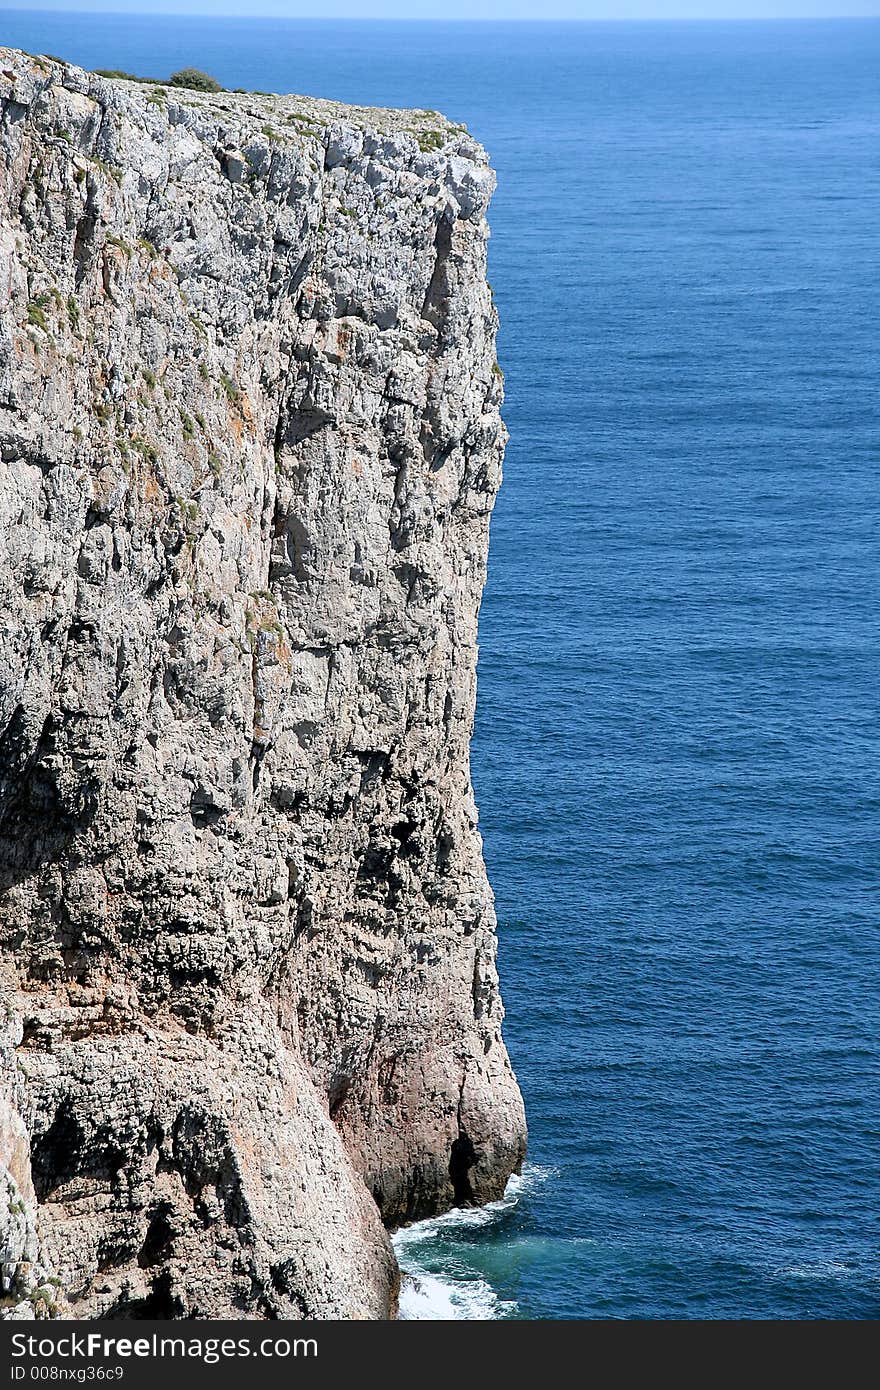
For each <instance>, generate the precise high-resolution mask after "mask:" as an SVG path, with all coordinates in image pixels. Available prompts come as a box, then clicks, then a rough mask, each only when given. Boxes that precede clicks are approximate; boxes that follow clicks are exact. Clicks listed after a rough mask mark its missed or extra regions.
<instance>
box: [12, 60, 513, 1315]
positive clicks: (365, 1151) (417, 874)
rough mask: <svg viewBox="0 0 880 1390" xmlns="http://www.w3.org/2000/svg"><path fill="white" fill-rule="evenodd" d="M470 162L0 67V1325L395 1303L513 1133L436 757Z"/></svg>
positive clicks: (459, 554) (462, 535) (476, 237)
mask: <svg viewBox="0 0 880 1390" xmlns="http://www.w3.org/2000/svg"><path fill="white" fill-rule="evenodd" d="M492 188H493V175H492V173H491V171H490V169H489V168H488V165H487V162H486V157H485V154H484V151H483V150H482V149H481V148H480V147H479V146H478V145H477V144H475V143H474V141H473V140H472V139H471V138H470V137H469V136H468V134H467V133H466V131H464V130H463V129H462V128H460V127H455V126H452V125H450V124H449V122H447V121H446V120H444V119H443V118H442V117H439V116H437V115H436V113H433V112H389V111H374V110H359V109H353V108H344V107H340V106H337V105H335V104H334V103H330V102H322V101H317V100H312V99H305V98H295V97H284V98H280V97H279V98H266V97H260V96H256V95H248V94H233V93H222V94H219V95H217V96H207V95H202V94H200V93H197V92H186V93H181V92H179V91H177V90H172V89H164V88H162V87H161V86H158V85H156V84H152V85H151V84H137V83H134V82H126V81H110V80H105V79H102V78H100V77H98V76H95V75H93V74H88V73H85V72H82V71H81V70H79V69H77V68H74V67H70V66H66V65H64V64H61V63H58V62H54V61H49V60H47V59H35V58H31V57H28V56H26V55H24V54H21V53H17V52H13V51H10V50H8V49H0V305H2V321H0V946H2V959H3V971H4V986H5V997H4V1002H5V1009H6V1023H5V1024H4V1028H5V1032H4V1034H3V1037H4V1038H5V1043H4V1044H3V1045H2V1046H0V1053H2V1056H0V1064H2V1069H3V1071H2V1074H3V1076H4V1079H5V1080H4V1092H5V1100H4V1103H3V1104H4V1109H3V1111H2V1113H0V1139H2V1150H3V1151H2V1155H0V1158H2V1162H3V1164H5V1168H6V1173H7V1177H6V1181H7V1187H8V1191H7V1192H6V1193H5V1195H4V1194H2V1193H0V1241H2V1246H3V1248H2V1252H0V1253H2V1260H3V1279H4V1283H3V1305H4V1314H5V1315H9V1313H10V1311H11V1312H12V1314H13V1315H15V1316H27V1315H32V1314H34V1313H36V1314H41V1313H48V1314H51V1313H53V1312H55V1311H57V1309H58V1299H59V1298H60V1297H61V1295H60V1294H59V1293H58V1288H59V1285H60V1286H61V1287H62V1288H63V1290H64V1295H65V1297H66V1300H67V1302H66V1304H65V1305H64V1315H65V1316H72V1317H86V1316H102V1317H130V1318H143V1317H158V1318H166V1317H189V1316H200V1317H220V1316H227V1317H228V1316H232V1317H263V1316H265V1317H308V1318H332V1317H344V1318H361V1317H365V1318H374V1317H386V1316H389V1315H392V1314H393V1311H394V1306H395V1298H396V1289H397V1281H398V1272H397V1267H396V1263H395V1260H394V1256H393V1253H392V1251H391V1248H390V1243H389V1241H388V1237H387V1235H386V1229H385V1228H386V1226H394V1225H395V1224H399V1223H401V1222H404V1221H407V1220H411V1219H414V1218H417V1217H420V1216H424V1215H426V1214H429V1213H433V1212H436V1211H438V1210H442V1209H443V1208H446V1207H448V1206H450V1205H452V1204H454V1203H463V1202H483V1201H485V1200H488V1199H491V1198H494V1197H497V1196H498V1195H500V1193H501V1192H502V1190H503V1188H504V1186H505V1183H506V1181H507V1178H508V1176H509V1175H510V1173H511V1172H512V1171H514V1170H515V1169H517V1168H518V1166H519V1165H520V1163H521V1161H522V1158H523V1154H524V1148H525V1124H524V1118H523V1110H522V1103H521V1099H520V1095H519V1091H518V1089H517V1086H516V1082H515V1079H514V1077H513V1074H512V1072H511V1069H510V1065H509V1062H508V1058H507V1054H506V1052H505V1048H504V1044H503V1042H502V1039H501V1017H502V1010H501V1003H500V1000H499V994H498V984H497V976H496V971H495V922H494V915H493V908H492V898H491V893H490V890H489V887H488V883H487V880H486V874H485V870H484V866H483V861H482V854H481V844H480V839H479V835H478V831H477V817H476V810H475V806H474V801H473V796H472V791H471V784H470V773H469V763H468V748H469V737H470V732H471V726H472V718H473V711H474V699H475V672H476V654H477V647H476V626H477V611H478V607H479V601H480V596H481V591H482V586H483V582H484V574H485V562H486V552H487V542H488V525H489V514H490V511H491V507H492V502H493V498H494V494H495V491H496V488H497V486H498V482H499V477H500V467H501V459H502V453H503V446H504V433H503V426H502V424H501V420H500V415H499V405H500V398H501V387H500V374H499V372H498V369H497V366H496V364H495V361H494V338H495V328H496V316H495V310H494V308H493V305H492V302H491V296H490V291H489V288H488V286H487V284H486V279H485V243H486V237H487V228H486V222H485V209H486V205H487V202H488V200H489V197H490V194H491V191H492Z"/></svg>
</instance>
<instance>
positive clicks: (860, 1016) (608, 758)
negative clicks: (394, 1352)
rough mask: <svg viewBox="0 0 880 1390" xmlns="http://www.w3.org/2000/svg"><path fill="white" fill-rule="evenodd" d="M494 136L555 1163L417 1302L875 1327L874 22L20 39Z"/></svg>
mask: <svg viewBox="0 0 880 1390" xmlns="http://www.w3.org/2000/svg"><path fill="white" fill-rule="evenodd" d="M0 41H2V42H4V43H8V44H14V45H20V46H22V47H25V48H27V49H30V50H38V51H42V52H47V51H48V52H50V53H57V54H61V55H62V56H65V57H68V58H70V59H72V60H75V61H78V62H81V63H84V64H85V65H87V66H90V67H111V68H126V69H130V70H133V71H135V72H138V73H143V74H157V75H162V76H164V75H167V74H168V73H169V72H170V71H171V70H172V69H173V68H176V67H180V66H183V65H185V64H194V65H196V66H198V67H202V68H205V69H207V70H208V71H209V72H211V73H213V74H214V75H215V76H217V77H218V78H219V79H220V80H221V81H222V82H224V83H225V84H226V85H228V86H230V87H235V86H243V87H255V88H262V89H274V90H280V91H290V90H292V91H298V92H305V93H311V94H317V95H321V96H328V97H337V98H340V99H342V100H346V101H353V102H364V103H375V104H380V105H403V106H418V107H429V108H436V109H438V110H442V111H444V112H445V113H446V114H447V115H449V116H451V117H453V118H455V119H457V120H462V121H466V122H467V123H468V125H469V127H470V128H471V130H472V131H473V132H474V134H475V135H476V136H477V137H478V138H479V139H480V140H482V141H483V143H484V144H485V145H486V146H487V147H488V148H489V150H490V151H491V153H492V156H493V159H494V162H495V165H496V168H497V170H498V174H499V188H498V193H497V196H496V199H495V201H494V203H493V208H492V228H493V239H492V243H491V253H490V260H491V271H490V274H491V279H492V282H493V286H494V292H495V298H496V301H497V303H498V306H499V310H500V313H501V320H502V332H501V337H500V342H499V359H500V362H501V364H502V366H503V368H504V371H505V374H506V379H507V403H506V406H505V415H506V419H507V423H508V426H509V428H510V432H511V441H510V446H509V450H508V455H507V463H506V478H505V484H504V487H503V489H502V492H501V495H500V498H499V502H498V506H497V509H496V514H495V518H494V522H493V531H492V551H491V560H490V569H489V583H488V587H487V591H486V596H485V602H484V605H483V611H482V616H481V657H480V690H479V703H478V710H477V722H476V731H475V737H474V748H473V773H474V781H475V785H476V791H477V798H478V801H479V804H480V810H481V820H482V829H483V834H484V837H485V847H486V857H487V861H488V865H489V872H490V876H491V879H492V882H493V885H494V888H495V891H496V895H497V906H498V916H499V924H500V925H499V932H500V968H501V974H502V985H503V989H504V995H505V999H506V1004H507V1009H508V1017H507V1023H506V1036H507V1040H508V1045H509V1048H510V1051H511V1055H512V1057H513V1061H514V1065H515V1067H516V1069H517V1072H518V1075H519V1078H520V1082H521V1085H522V1088H523V1092H524V1094H525V1099H526V1107H527V1111H528V1116H529V1122H530V1130H531V1148H530V1157H529V1162H528V1165H527V1167H526V1169H525V1172H524V1174H523V1175H522V1177H521V1178H518V1179H515V1180H514V1181H513V1182H512V1183H511V1186H510V1188H509V1190H508V1193H507V1195H506V1197H505V1198H504V1200H503V1201H502V1202H499V1203H496V1204H495V1205H494V1206H493V1207H491V1208H488V1209H486V1210H484V1211H479V1212H474V1211H465V1212H453V1213H451V1214H449V1215H447V1216H445V1217H441V1218H439V1219H437V1220H435V1221H430V1222H426V1223H423V1224H422V1225H421V1226H418V1227H414V1228H411V1229H409V1230H407V1231H404V1232H402V1233H400V1234H399V1235H398V1236H397V1238H396V1241H397V1248H398V1251H399V1255H400V1259H401V1263H402V1265H403V1266H404V1268H405V1269H406V1270H408V1271H409V1272H410V1274H411V1275H413V1276H414V1278H413V1279H411V1281H410V1282H409V1283H408V1285H407V1288H406V1291H405V1297H404V1312H405V1314H406V1315H407V1316H409V1317H415V1318H435V1317H455V1318H606V1317H612V1318H692V1317H705V1318H869V1317H877V1316H878V1315H880V1240H878V1235H880V1231H878V1218H880V1162H878V1156H880V1148H878V1140H880V1092H878V1065H877V1062H878V1031H880V1030H878V1023H880V1002H878V982H880V933H878V919H880V894H878V886H880V877H878V863H880V730H878V704H880V564H878V558H880V557H878V545H880V468H878V465H880V456H878V455H880V352H878V324H880V275H878V251H880V141H878V135H880V81H878V74H880V22H874V21H855V20H853V21H848V22H847V21H840V22H837V21H833V22H826V23H813V22H802V23H769V22H768V23H762V24H752V23H736V24H684V23H682V24H667V25H659V24H658V25H654V24H641V25H627V24H607V25H601V24H593V25H590V24H585V25H555V24H542V25H524V24H510V25H483V24H429V23H422V24H411V25H405V24H395V23H381V24H380V23H373V24H365V23H345V24H343V23H330V22H323V21H315V22H311V23H305V22H287V23H282V22H278V21H272V20H255V19H249V20H239V21H219V20H214V21H209V20H206V19H204V18H198V19H195V18H192V19H186V20H181V19H178V20H172V19H166V18H162V19H161V20H160V19H156V18H151V19H136V18H135V19H133V18H123V17H120V16H106V15H105V16H100V17H99V16H90V17H85V18H84V17H82V16H71V15H62V14H52V15H50V14H43V15H35V14H25V13H11V12H0Z"/></svg>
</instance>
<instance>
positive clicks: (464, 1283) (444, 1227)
mask: <svg viewBox="0 0 880 1390" xmlns="http://www.w3.org/2000/svg"><path fill="white" fill-rule="evenodd" d="M554 1172H555V1169H553V1168H541V1167H538V1166H537V1165H536V1164H527V1165H526V1167H525V1168H524V1170H523V1172H522V1174H520V1175H517V1174H514V1176H513V1177H512V1178H511V1179H510V1181H509V1182H508V1184H507V1187H506V1189H505V1192H504V1196H503V1197H502V1198H501V1199H500V1200H499V1201H497V1202H489V1203H488V1204H487V1205H486V1206H485V1207H455V1208H454V1209H453V1210H452V1211H447V1212H444V1214H443V1215H442V1216H434V1217H431V1218H430V1219H429V1220H427V1221H417V1222H416V1223H415V1224H414V1225H412V1226H404V1227H403V1228H402V1229H401V1230H399V1231H397V1232H396V1234H395V1235H394V1237H393V1243H394V1249H395V1252H396V1254H397V1258H398V1260H399V1262H400V1267H401V1270H402V1271H403V1275H404V1279H403V1285H402V1288H401V1292H400V1316H401V1318H403V1319H405V1320H406V1321H411V1320H419V1321H446V1320H450V1319H454V1320H462V1319H465V1320H468V1321H474V1322H476V1321H487V1320H494V1319H497V1318H504V1317H509V1316H510V1315H511V1314H512V1313H514V1312H515V1311H516V1304H515V1303H511V1302H505V1301H504V1300H503V1299H501V1298H499V1297H498V1295H497V1293H496V1292H495V1290H494V1289H493V1288H492V1286H491V1284H489V1283H488V1282H487V1281H486V1280H485V1279H484V1278H482V1276H481V1275H480V1274H478V1273H477V1272H476V1271H475V1270H472V1269H468V1268H467V1267H466V1266H465V1265H464V1264H463V1263H462V1262H461V1261H460V1260H459V1259H455V1260H454V1261H453V1262H447V1263H449V1264H450V1266H451V1267H449V1268H446V1269H444V1270H443V1271H442V1273H439V1272H438V1271H436V1270H429V1269H427V1268H425V1264H426V1263H428V1262H430V1256H431V1246H432V1243H433V1242H434V1241H436V1240H437V1238H438V1237H443V1238H446V1239H448V1238H449V1237H450V1236H451V1237H452V1238H453V1239H454V1238H455V1232H456V1231H464V1230H473V1229H475V1228H481V1227H487V1226H492V1225H494V1224H497V1223H498V1222H500V1221H501V1220H502V1219H503V1218H504V1217H505V1216H506V1215H507V1214H508V1213H509V1212H511V1211H512V1210H513V1209H514V1207H515V1206H517V1204H518V1203H519V1202H520V1200H521V1199H522V1197H523V1196H524V1195H525V1194H526V1193H528V1192H530V1191H532V1190H533V1189H534V1188H535V1187H537V1186H539V1185H540V1184H541V1183H544V1182H546V1181H547V1179H548V1178H550V1177H552V1176H553V1174H554Z"/></svg>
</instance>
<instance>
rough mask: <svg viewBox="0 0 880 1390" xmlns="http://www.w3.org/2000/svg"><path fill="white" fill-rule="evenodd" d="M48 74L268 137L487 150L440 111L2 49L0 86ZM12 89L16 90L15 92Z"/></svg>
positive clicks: (73, 85)
mask: <svg viewBox="0 0 880 1390" xmlns="http://www.w3.org/2000/svg"><path fill="white" fill-rule="evenodd" d="M47 77H48V78H50V79H52V80H53V81H56V82H60V83H61V85H63V86H64V87H67V88H68V89H70V90H72V91H75V92H79V93H81V94H83V95H90V96H96V97H98V98H99V99H100V98H101V97H106V95H109V94H110V93H111V92H112V91H114V90H115V91H117V92H119V93H124V94H125V96H126V98H128V99H130V100H131V101H132V102H134V103H136V104H139V105H142V106H143V107H145V108H146V110H147V111H149V110H151V109H152V110H156V109H157V108H158V109H159V110H161V111H163V112H165V113H166V114H167V115H168V116H169V117H170V118H171V119H172V121H175V119H179V115H177V116H176V113H182V112H187V111H189V112H193V113H199V114H200V115H202V116H203V117H207V118H209V119H214V120H218V121H219V122H221V123H224V124H225V123H228V122H230V121H232V122H234V123H241V124H242V125H245V124H250V123H253V124H254V125H255V126H256V127H257V128H258V129H259V130H260V132H261V133H262V134H263V135H264V136H266V137H267V138H270V139H272V140H273V141H277V142H282V143H283V142H287V141H290V142H300V141H302V140H304V139H310V138H314V137H316V136H323V134H324V132H325V131H326V130H327V129H328V128H329V127H331V126H333V125H344V126H349V127H354V128H356V129H359V130H364V131H370V132H373V133H376V134H378V135H386V136H387V135H392V136H398V137H400V136H402V137H404V139H406V138H407V137H409V138H410V139H412V140H414V141H415V142H416V143H417V145H418V147H419V149H420V150H421V151H422V153H430V152H432V151H434V150H439V149H441V148H443V147H444V146H445V145H448V144H449V143H451V142H452V141H459V142H460V141H461V140H462V137H464V142H465V143H466V144H467V145H468V146H473V152H471V151H470V150H461V151H460V152H461V153H463V154H465V155H468V154H470V156H471V157H472V158H473V157H479V155H480V154H482V151H481V150H480V149H479V147H478V146H476V145H475V142H473V141H472V140H471V139H470V137H469V136H468V133H467V127H466V126H464V125H458V124H455V123H454V122H453V121H450V120H448V119H447V117H445V116H443V115H441V114H440V113H439V112H437V111H429V110H404V109H395V108H393V107H378V106H350V105H346V104H345V103H344V102H339V101H329V100H326V99H324V98H322V97H312V96H301V95H296V94H292V93H291V94H284V95H276V94H272V93H266V92H248V91H228V90H226V89H225V88H222V89H221V90H220V91H217V92H207V91H200V90H197V89H195V88H191V87H180V86H174V85H172V84H171V82H170V80H166V81H161V80H159V79H156V80H153V79H150V78H139V77H133V76H132V77H128V76H120V77H107V76H103V75H102V74H100V73H95V72H89V71H87V70H86V69H83V68H80V67H77V65H76V64H75V63H69V62H67V61H66V60H65V59H61V58H55V57H50V56H49V55H47V54H31V53H25V52H23V51H21V50H19V49H14V48H4V47H0V90H2V87H4V86H5V85H6V82H9V81H12V82H13V83H15V82H16V81H22V80H24V81H25V82H27V81H28V79H30V80H35V81H40V80H41V79H42V80H45V78H47ZM2 79H5V81H3V80H2ZM12 95H13V96H14V95H15V93H14V90H13V93H12Z"/></svg>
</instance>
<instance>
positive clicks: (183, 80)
mask: <svg viewBox="0 0 880 1390" xmlns="http://www.w3.org/2000/svg"><path fill="white" fill-rule="evenodd" d="M168 82H169V85H170V86H172V87H190V88H191V89H192V90H193V91H194V92H222V91H223V88H222V87H221V86H220V83H219V82H218V81H217V80H216V78H214V77H209V76H208V74H207V73H206V72H200V71H199V69H198V68H181V69H180V71H179V72H173V73H172V74H171V76H170V77H169V79H168Z"/></svg>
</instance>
